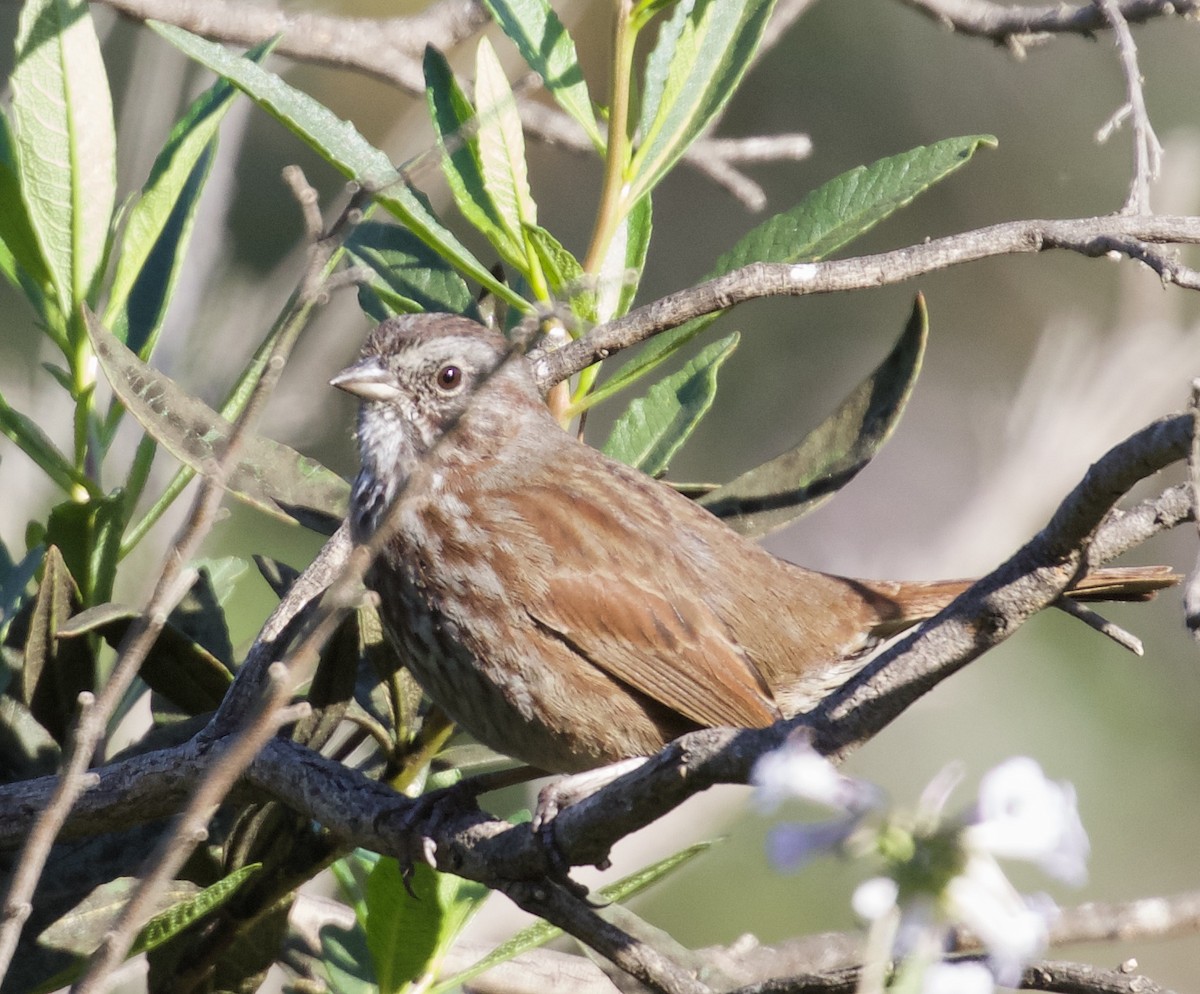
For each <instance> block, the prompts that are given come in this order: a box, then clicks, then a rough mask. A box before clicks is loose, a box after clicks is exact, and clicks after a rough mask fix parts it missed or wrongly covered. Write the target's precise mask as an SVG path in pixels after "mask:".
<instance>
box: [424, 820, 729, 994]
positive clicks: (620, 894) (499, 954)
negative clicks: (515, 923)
mask: <svg viewBox="0 0 1200 994" xmlns="http://www.w3.org/2000/svg"><path fill="white" fill-rule="evenodd" d="M711 846H712V843H711V842H697V843H696V844H695V845H691V846H688V847H687V848H686V849H683V850H681V851H680V852H677V853H674V854H673V855H671V856H667V857H666V858H665V859H660V860H659V861H658V862H657V863H652V864H651V865H650V866H647V867H644V868H643V869H641V870H638V871H637V872H636V873H631V874H630V875H629V876H627V877H622V878H621V879H620V880H618V881H617V882H616V883H615V884H609V885H608V886H607V887H601V888H600V898H601V900H602V901H603V903H604V904H612V903H614V902H617V901H624V900H626V899H628V898H630V897H633V896H634V895H635V894H640V893H641V892H642V891H644V890H645V889H646V888H647V887H649V886H650V885H651V884H653V883H656V882H657V881H659V880H662V879H663V878H664V877H666V876H668V875H669V874H671V873H674V872H675V871H676V870H678V869H679V868H680V867H682V866H684V865H685V864H687V863H690V862H691V861H692V860H693V859H694V858H695V857H697V856H699V855H700V854H701V853H702V852H705V851H706V850H708V849H709V848H711ZM560 935H562V929H560V928H557V927H556V926H554V925H551V924H550V923H549V922H544V921H542V922H535V923H534V924H533V925H529V926H527V927H526V928H523V929H521V931H520V932H518V933H517V934H516V935H514V936H513V937H512V938H511V939H509V940H508V941H507V942H505V943H503V944H502V945H499V946H497V947H496V948H495V949H493V950H492V951H491V952H490V953H488V955H487V956H485V957H484V958H483V959H481V960H480V961H479V962H478V963H474V964H472V965H471V966H469V967H468V968H467V969H465V970H463V971H462V972H461V973H456V974H455V975H454V976H453V977H448V978H446V979H445V980H443V981H441V982H440V983H438V984H436V985H435V986H433V987H431V988H430V989H429V992H428V994H446V992H447V991H451V990H454V989H456V988H458V987H461V986H462V985H464V984H466V983H469V982H470V981H471V980H473V979H474V978H475V977H478V976H479V975H480V974H481V973H484V972H485V971H487V970H490V969H491V968H492V967H494V966H497V965H498V964H500V963H504V962H506V961H507V960H510V959H515V958H516V957H517V956H520V955H521V954H522V953H526V952H528V951H529V950H531V949H536V948H537V947H538V946H544V945H545V944H546V943H547V942H550V941H551V940H553V939H556V938H558V936H560Z"/></svg>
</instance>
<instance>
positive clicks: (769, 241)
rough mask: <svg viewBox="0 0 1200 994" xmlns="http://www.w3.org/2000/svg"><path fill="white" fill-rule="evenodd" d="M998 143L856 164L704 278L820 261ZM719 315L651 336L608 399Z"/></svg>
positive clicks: (975, 138) (973, 140)
mask: <svg viewBox="0 0 1200 994" xmlns="http://www.w3.org/2000/svg"><path fill="white" fill-rule="evenodd" d="M995 145H996V139H995V138H993V137H992V136H991V135H968V136H966V137H963V138H947V139H944V140H943V141H939V142H935V143H934V144H932V145H927V146H922V147H920V148H915V149H912V150H910V151H908V152H901V153H900V154H898V155H892V156H888V157H887V158H885V159H879V160H878V161H876V162H873V163H871V164H870V165H869V166H857V167H856V168H854V169H851V170H850V171H849V172H845V173H842V174H841V175H840V176H837V177H835V178H834V179H831V180H830V181H829V182H827V183H824V184H822V185H821V186H819V187H818V188H817V189H815V190H813V191H812V192H811V193H809V194H808V195H807V196H806V197H804V199H803V200H801V201H800V203H798V204H797V205H796V206H795V207H793V208H792V209H791V210H789V211H787V212H785V213H783V214H777V215H775V217H772V218H770V219H768V220H767V221H765V222H763V223H762V224H760V225H759V226H758V227H757V228H755V229H754V230H753V231H751V232H750V233H749V234H747V235H746V236H745V237H744V238H742V239H741V240H740V241H739V242H738V243H737V244H736V245H734V247H733V248H732V249H730V250H729V251H728V252H726V253H725V254H724V255H723V256H721V258H720V259H719V260H718V261H717V265H716V266H715V267H714V268H713V270H712V271H711V272H709V273H708V274H707V275H706V276H705V277H704V278H705V279H706V280H707V279H713V278H714V277H716V276H722V275H724V274H725V273H728V272H731V271H732V270H734V269H738V268H739V267H741V266H744V265H747V264H748V263H751V262H813V261H816V260H818V259H823V258H824V257H825V256H827V255H828V254H829V253H831V252H833V251H835V250H836V249H839V248H841V247H842V246H843V245H845V244H846V243H847V242H849V241H851V240H852V239H854V238H857V237H858V236H859V235H862V234H864V233H865V232H867V231H869V230H870V229H871V228H873V227H874V226H875V225H876V224H878V223H879V222H880V221H882V220H884V219H885V218H887V217H890V216H891V215H892V214H894V213H895V212H896V211H898V210H899V209H900V208H901V207H904V206H906V205H908V204H909V203H911V202H912V201H913V199H914V198H915V197H916V196H917V195H918V194H921V193H924V192H925V191H926V190H928V189H929V188H930V187H931V186H933V185H934V184H935V183H937V182H938V181H940V180H943V179H945V178H946V177H947V176H949V175H950V174H951V173H954V172H956V171H957V170H958V169H959V168H960V167H962V166H964V165H965V164H966V163H967V162H968V161H970V159H971V157H972V156H973V155H974V154H975V152H976V151H977V150H978V149H980V148H994V147H995ZM720 316H721V315H720V313H716V314H706V315H705V316H704V317H702V318H696V320H694V321H688V322H687V323H686V324H682V325H680V326H679V327H678V328H673V329H671V330H670V331H667V332H664V333H663V334H661V335H656V336H655V337H654V338H653V339H651V340H650V341H649V342H647V343H646V346H645V347H644V348H643V349H642V350H641V351H640V352H639V354H638V355H637V356H636V357H635V358H634V359H632V360H631V361H630V362H627V363H625V365H623V366H622V367H621V368H620V369H619V370H617V372H616V374H615V375H614V376H613V377H612V379H611V380H610V381H609V382H608V383H606V384H605V386H604V390H605V396H609V395H611V394H613V393H615V392H617V391H618V390H621V389H623V388H625V387H626V386H628V385H629V384H630V383H632V382H633V381H634V380H636V379H639V378H640V377H642V376H644V375H645V374H646V373H648V372H649V371H650V370H651V369H653V368H654V367H655V366H657V365H659V364H660V363H662V362H663V361H665V360H666V359H667V358H669V357H670V356H671V355H672V354H673V353H674V352H675V351H677V350H678V349H679V348H680V347H681V346H683V345H685V344H686V343H687V342H689V341H691V340H692V339H693V338H695V337H696V335H698V334H699V333H700V332H702V331H703V330H704V329H705V328H707V327H708V326H709V325H710V324H712V323H713V322H714V321H715V320H716V319H717V318H718V317H720Z"/></svg>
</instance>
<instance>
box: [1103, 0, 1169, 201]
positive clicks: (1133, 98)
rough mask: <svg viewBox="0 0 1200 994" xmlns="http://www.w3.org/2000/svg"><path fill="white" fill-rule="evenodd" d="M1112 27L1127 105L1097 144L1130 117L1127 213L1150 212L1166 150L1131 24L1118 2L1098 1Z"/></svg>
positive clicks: (1110, 122) (1109, 124)
mask: <svg viewBox="0 0 1200 994" xmlns="http://www.w3.org/2000/svg"><path fill="white" fill-rule="evenodd" d="M1094 2H1095V4H1096V6H1097V7H1098V8H1099V9H1100V11H1101V12H1102V13H1103V14H1104V19H1105V20H1106V21H1108V23H1109V25H1110V26H1111V27H1112V30H1113V35H1114V36H1115V38H1116V44H1117V53H1118V54H1119V55H1120V58H1121V72H1122V74H1123V75H1124V76H1125V94H1126V96H1125V105H1124V106H1123V107H1121V108H1120V109H1119V110H1118V111H1117V113H1116V114H1115V115H1114V116H1113V117H1112V118H1111V119H1110V121H1109V123H1108V124H1106V125H1104V127H1102V128H1101V129H1100V131H1099V132H1097V134H1096V139H1097V141H1101V142H1103V141H1106V140H1107V139H1108V136H1109V135H1110V134H1111V133H1112V131H1113V130H1114V129H1115V128H1116V127H1117V125H1118V124H1119V123H1120V122H1121V121H1122V120H1123V119H1124V118H1125V117H1129V118H1130V120H1131V121H1132V127H1133V179H1132V180H1131V181H1130V184H1129V196H1128V197H1127V198H1126V200H1125V207H1124V210H1125V213H1127V214H1149V213H1150V185H1151V184H1152V183H1153V182H1154V181H1155V180H1156V179H1158V174H1159V172H1160V171H1161V169H1162V155H1163V147H1162V144H1161V143H1160V142H1159V140H1158V135H1156V134H1155V133H1154V128H1153V127H1152V126H1151V124H1150V114H1149V112H1148V111H1147V110H1146V96H1145V94H1144V93H1143V92H1142V86H1143V83H1144V80H1143V78H1142V72H1141V69H1139V68H1138V60H1137V45H1136V44H1135V43H1134V40H1133V32H1132V31H1130V30H1129V22H1128V21H1127V20H1126V19H1125V15H1124V14H1123V13H1122V12H1121V6H1120V4H1119V3H1117V0H1094Z"/></svg>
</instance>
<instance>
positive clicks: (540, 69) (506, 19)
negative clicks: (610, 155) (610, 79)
mask: <svg viewBox="0 0 1200 994" xmlns="http://www.w3.org/2000/svg"><path fill="white" fill-rule="evenodd" d="M484 6H486V7H487V9H488V10H490V11H491V13H492V17H493V18H494V19H495V21H496V23H497V24H499V25H500V27H501V28H502V29H503V31H504V33H505V34H506V35H508V37H509V39H510V40H511V41H512V42H513V44H514V45H516V46H517V50H518V51H519V52H520V53H521V58H523V59H524V60H525V61H526V62H527V63H529V67H530V68H531V69H532V70H533V71H534V72H536V73H537V74H538V75H539V76H541V77H542V82H543V83H545V84H546V89H547V90H548V91H549V92H550V95H551V96H552V97H553V98H554V99H555V100H556V101H557V102H558V105H559V106H560V107H561V108H562V109H563V110H565V111H566V112H567V113H568V114H569V115H570V116H571V117H573V118H574V119H575V120H576V121H577V122H578V124H579V126H580V127H581V128H583V130H584V133H585V134H586V135H587V136H588V139H589V140H590V141H591V143H592V144H593V145H594V146H595V147H596V149H597V150H598V151H603V149H604V139H603V138H602V137H601V136H600V129H599V128H597V127H596V115H595V113H594V112H593V111H592V100H591V97H590V96H589V95H588V88H587V82H586V81H585V80H584V78H583V71H582V70H581V69H580V68H579V56H578V55H576V53H575V42H574V41H572V40H571V36H570V35H569V34H568V33H567V29H566V28H565V27H564V26H563V23H562V21H560V20H559V19H558V15H557V14H556V13H554V11H553V9H552V8H551V7H550V4H549V3H547V2H546V0H484Z"/></svg>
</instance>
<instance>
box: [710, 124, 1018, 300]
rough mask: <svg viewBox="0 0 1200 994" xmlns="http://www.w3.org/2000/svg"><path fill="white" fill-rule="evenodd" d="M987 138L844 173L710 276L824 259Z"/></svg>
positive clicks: (948, 143)
mask: <svg viewBox="0 0 1200 994" xmlns="http://www.w3.org/2000/svg"><path fill="white" fill-rule="evenodd" d="M995 147H996V139H995V138H993V137H992V136H991V135H967V136H965V137H960V138H946V139H944V140H942V141H939V142H934V143H933V144H932V145H923V146H920V147H918V148H914V149H910V150H909V151H907V152H901V153H899V154H898V155H891V156H888V157H887V158H884V159H879V160H878V161H876V162H873V163H871V164H870V165H869V166H858V167H857V168H855V169H851V170H850V171H849V172H845V173H842V174H841V175H840V176H837V177H835V178H834V179H832V180H830V181H829V182H828V183H825V184H823V185H821V186H820V187H818V188H817V189H816V190H814V191H813V192H812V193H810V194H809V195H808V196H807V197H805V198H804V199H803V200H802V201H800V203H799V204H797V205H796V206H795V207H793V208H792V209H791V210H790V211H787V212H786V213H783V214H777V215H775V217H772V218H770V219H769V220H767V221H765V222H764V223H763V224H760V225H759V226H758V227H757V228H755V229H754V230H753V231H751V232H750V233H749V234H748V235H746V236H745V237H744V238H742V239H741V240H740V241H739V242H738V243H737V244H736V245H735V246H734V247H733V248H732V249H730V250H729V251H728V252H727V253H725V255H723V256H721V258H720V259H718V260H717V265H716V267H715V268H714V269H713V271H712V273H711V274H710V276H719V275H721V274H722V273H728V272H731V271H732V270H734V269H738V268H739V267H741V266H744V265H746V264H747V263H750V262H801V261H811V260H814V259H823V258H825V257H826V256H827V255H830V254H831V253H832V252H835V251H836V250H837V249H839V248H841V247H842V246H843V245H845V244H846V243H847V242H849V241H852V240H853V239H855V238H857V237H859V236H860V235H862V234H863V233H865V232H867V231H869V230H870V229H871V228H873V227H875V225H877V224H878V223H879V222H880V221H882V220H884V219H885V218H888V217H890V216H891V215H892V214H894V213H896V211H898V210H900V209H901V208H902V207H906V206H908V205H909V204H910V203H912V201H913V200H914V199H915V198H916V197H917V196H918V195H919V194H922V193H924V192H925V191H926V190H928V189H929V188H930V187H931V186H933V185H934V184H935V183H938V182H940V181H941V180H943V179H945V178H946V177H947V176H949V175H951V174H952V173H955V172H957V171H958V170H959V169H961V168H962V167H963V166H965V165H966V164H967V163H968V162H969V161H970V160H971V158H972V157H973V156H974V154H975V152H976V151H978V150H979V149H980V148H995Z"/></svg>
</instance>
